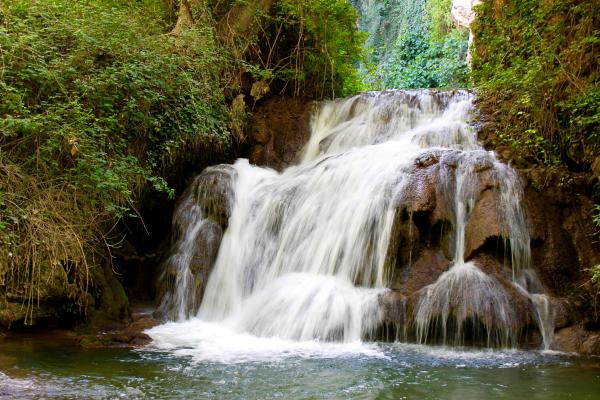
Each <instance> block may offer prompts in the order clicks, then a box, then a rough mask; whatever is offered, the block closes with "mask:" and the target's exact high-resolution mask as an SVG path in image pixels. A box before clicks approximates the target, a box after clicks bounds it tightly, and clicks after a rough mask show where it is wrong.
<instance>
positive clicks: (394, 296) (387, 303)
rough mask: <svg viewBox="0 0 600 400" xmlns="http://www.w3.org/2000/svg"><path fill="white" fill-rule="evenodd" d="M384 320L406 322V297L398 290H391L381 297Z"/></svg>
mask: <svg viewBox="0 0 600 400" xmlns="http://www.w3.org/2000/svg"><path fill="white" fill-rule="evenodd" d="M379 303H380V305H381V310H382V312H383V320H384V321H388V322H404V321H406V319H407V304H406V303H407V300H406V297H405V296H403V295H401V294H400V293H398V292H397V291H389V292H387V293H385V294H384V295H383V296H381V297H380V298H379Z"/></svg>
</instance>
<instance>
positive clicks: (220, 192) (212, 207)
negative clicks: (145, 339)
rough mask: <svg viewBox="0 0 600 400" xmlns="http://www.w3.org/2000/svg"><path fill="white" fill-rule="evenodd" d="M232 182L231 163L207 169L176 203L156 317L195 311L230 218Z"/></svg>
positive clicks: (232, 197) (187, 314)
mask: <svg viewBox="0 0 600 400" xmlns="http://www.w3.org/2000/svg"><path fill="white" fill-rule="evenodd" d="M234 179H235V170H234V169H233V168H232V167H231V166H229V165H216V166H213V167H208V168H206V169H205V170H204V171H203V172H202V173H201V174H200V175H198V176H197V177H196V178H194V180H193V182H192V184H191V185H190V186H189V187H188V189H187V190H186V191H185V193H184V194H183V195H182V196H181V198H180V199H179V201H178V202H177V204H176V206H175V214H174V217H173V234H172V240H173V244H172V246H171V250H170V251H169V254H170V256H169V257H168V258H167V259H166V260H165V261H164V263H163V267H162V268H163V271H162V274H161V275H160V277H159V281H158V294H159V299H160V303H159V306H158V308H157V311H156V317H158V318H163V319H164V318H175V319H176V318H185V317H188V316H190V315H192V314H194V313H195V312H196V311H197V310H198V308H199V306H200V302H201V301H202V296H203V294H204V290H205V289H206V285H207V283H208V277H209V275H210V273H211V271H212V268H213V266H214V264H215V261H216V258H217V253H218V251H219V246H220V244H221V239H222V238H223V232H224V231H225V229H227V224H228V221H229V217H230V215H231V209H232V206H233V199H234V193H233V187H232V185H233V180H234Z"/></svg>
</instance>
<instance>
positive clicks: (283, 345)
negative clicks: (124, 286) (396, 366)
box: [146, 318, 387, 364]
mask: <svg viewBox="0 0 600 400" xmlns="http://www.w3.org/2000/svg"><path fill="white" fill-rule="evenodd" d="M232 325H235V321H227V322H225V323H215V322H206V321H203V320H201V319H199V318H191V319H189V320H187V321H184V322H169V323H166V324H163V325H159V326H157V327H154V328H152V329H150V330H147V331H146V333H148V334H149V335H150V336H151V337H152V338H153V339H154V343H155V344H154V347H155V348H156V349H158V350H167V351H169V352H172V354H173V355H175V356H182V357H191V358H192V359H193V360H194V361H195V362H217V363H225V364H235V363H246V362H267V361H268V362H272V361H280V360H284V359H288V358H344V357H359V356H360V357H369V358H371V357H374V358H386V357H387V356H386V354H385V353H384V352H383V351H382V350H381V349H380V348H379V347H378V346H377V345H375V344H367V343H363V342H361V341H354V342H347V343H336V342H321V341H317V340H305V341H298V340H291V339H284V338H279V337H277V336H274V337H259V336H256V335H253V334H250V333H243V332H240V331H239V330H238V329H236V328H235V327H234V326H232Z"/></svg>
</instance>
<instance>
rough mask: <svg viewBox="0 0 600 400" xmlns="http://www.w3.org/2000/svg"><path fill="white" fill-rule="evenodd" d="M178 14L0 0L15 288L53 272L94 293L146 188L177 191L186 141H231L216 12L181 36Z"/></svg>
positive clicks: (0, 213)
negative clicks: (122, 221) (172, 182)
mask: <svg viewBox="0 0 600 400" xmlns="http://www.w3.org/2000/svg"><path fill="white" fill-rule="evenodd" d="M171 25H172V20H171V11H170V9H169V8H164V6H163V2H161V1H160V0H141V1H136V2H121V1H111V0H95V1H86V2H77V1H76V2H72V1H68V0H49V1H43V2H42V1H35V0H11V1H8V2H0V98H1V99H2V101H1V102H0V251H1V253H2V254H1V255H0V258H1V259H2V261H0V289H2V288H4V291H6V293H10V295H11V296H13V297H16V298H23V299H26V300H27V301H29V302H31V301H33V300H34V299H35V297H39V296H40V293H42V296H43V293H44V290H43V289H40V285H41V284H42V283H44V284H45V285H46V286H47V287H53V288H54V289H56V290H58V289H59V288H60V287H61V286H64V287H65V288H68V287H71V286H72V288H71V289H68V290H67V291H66V292H67V295H68V297H71V298H73V299H76V300H77V301H79V302H80V303H82V302H83V300H84V298H85V295H86V292H87V290H88V288H89V286H88V285H89V284H90V280H93V273H94V272H93V270H90V268H92V267H94V265H95V264H97V263H98V262H99V261H98V259H97V256H99V257H107V255H106V254H103V252H102V251H101V249H102V248H104V249H105V251H104V253H106V251H107V250H109V249H110V245H111V242H112V241H113V239H115V240H118V238H111V234H110V232H111V226H112V225H113V224H114V222H115V220H116V219H117V218H119V217H122V216H123V215H124V214H126V213H131V212H133V210H134V209H135V201H136V199H137V197H136V195H137V193H138V192H139V191H140V190H141V189H142V188H144V187H145V186H147V185H151V186H153V187H154V188H155V189H157V190H159V191H163V192H166V193H167V195H169V196H171V197H172V196H173V192H172V190H171V189H170V188H168V186H167V184H166V182H165V181H164V179H163V178H162V177H161V176H160V172H161V170H162V169H165V168H168V167H169V163H170V161H171V160H172V159H173V158H174V157H176V155H177V153H178V151H182V149H184V148H187V149H193V148H194V144H195V143H212V144H213V145H214V146H213V148H225V147H227V146H228V145H229V142H230V136H229V133H228V132H227V121H228V111H227V108H226V106H225V101H224V98H223V94H222V93H223V91H222V89H221V87H220V83H221V75H220V74H221V70H222V68H223V67H224V65H225V59H224V57H223V50H221V47H220V46H219V45H218V44H217V40H216V38H215V34H214V30H213V27H212V21H207V24H202V25H198V27H197V28H195V29H192V30H189V31H187V32H186V33H185V34H184V35H182V36H180V37H173V36H169V35H167V34H166V33H167V32H169V30H170V28H171ZM107 246H108V247H107ZM34 289H35V290H37V293H38V295H37V296H33V295H32V293H34V291H35V290H34ZM49 290H50V289H49ZM6 293H5V294H6ZM0 294H1V293H0Z"/></svg>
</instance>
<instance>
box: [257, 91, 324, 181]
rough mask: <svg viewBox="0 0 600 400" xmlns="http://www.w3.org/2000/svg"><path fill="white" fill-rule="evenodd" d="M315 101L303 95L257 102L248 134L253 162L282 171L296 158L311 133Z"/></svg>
mask: <svg viewBox="0 0 600 400" xmlns="http://www.w3.org/2000/svg"><path fill="white" fill-rule="evenodd" d="M312 104H313V102H312V101H310V100H307V99H303V98H291V97H271V98H269V99H268V100H266V101H265V102H263V103H260V104H259V105H257V106H256V108H255V109H254V110H253V111H252V117H251V121H250V126H249V129H248V133H247V135H248V144H249V158H250V162H251V163H252V164H256V165H260V166H266V167H271V168H274V169H277V170H282V169H283V168H285V167H287V166H290V165H291V164H293V163H294V162H295V161H297V159H298V157H299V156H300V153H301V151H302V148H303V146H304V145H305V144H306V143H307V142H308V138H309V136H310V116H311V112H312V108H313V106H312Z"/></svg>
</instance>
